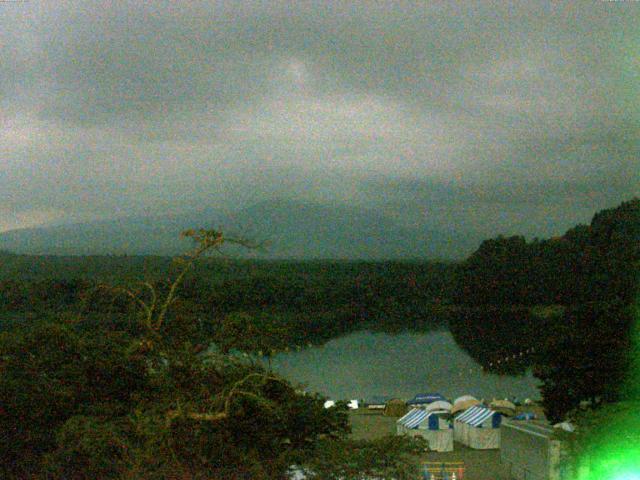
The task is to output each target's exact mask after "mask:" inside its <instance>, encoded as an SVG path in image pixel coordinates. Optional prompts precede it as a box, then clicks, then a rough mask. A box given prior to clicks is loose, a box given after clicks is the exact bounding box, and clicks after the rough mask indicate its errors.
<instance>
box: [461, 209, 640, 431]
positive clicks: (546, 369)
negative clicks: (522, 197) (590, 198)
mask: <svg viewBox="0 0 640 480" xmlns="http://www.w3.org/2000/svg"><path fill="white" fill-rule="evenodd" d="M639 274H640V200H639V199H633V200H631V201H628V202H624V203H622V204H621V205H620V206H618V207H616V208H612V209H608V210H603V211H601V212H599V213H597V214H596V215H594V217H593V220H592V221H591V224H590V225H579V226H576V227H575V228H572V229H571V230H569V231H568V232H567V233H566V234H565V235H563V236H561V237H558V238H552V239H548V240H534V241H532V242H527V241H525V239H524V238H523V237H508V238H507V237H498V238H495V239H491V240H486V241H484V242H483V243H482V245H480V247H479V248H478V250H476V251H475V252H474V253H473V254H472V255H471V256H470V257H469V259H467V260H466V261H465V262H463V264H462V265H460V267H459V269H458V275H457V277H456V282H457V288H455V289H453V292H455V294H454V296H453V298H452V301H453V302H454V303H456V304H459V305H466V306H468V307H470V308H469V309H463V312H464V313H463V314H461V315H458V316H455V317H452V322H451V324H450V325H451V329H452V332H453V334H454V336H455V338H456V340H457V341H458V342H459V343H461V344H462V345H463V346H464V347H465V348H466V349H467V351H469V352H470V353H471V354H472V355H473V356H474V357H475V358H476V359H477V360H478V361H479V362H480V363H482V364H483V365H484V366H485V367H486V368H487V369H489V370H493V371H501V372H514V371H522V370H523V369H524V368H527V367H528V366H532V365H533V366H534V369H535V372H536V375H537V376H538V377H539V378H540V379H541V380H542V381H543V385H542V393H543V398H544V401H545V406H546V408H547V413H548V415H549V416H550V417H551V418H552V419H556V420H559V419H561V418H563V416H564V415H565V414H566V413H567V412H568V411H570V410H571V409H572V408H575V407H576V406H577V405H578V403H579V402H580V401H581V400H591V401H592V402H594V403H595V402H598V401H613V400H616V399H619V398H620V397H621V395H623V392H622V391H621V388H620V387H621V385H622V384H623V380H624V377H625V375H626V374H627V370H628V365H629V360H630V358H629V356H630V355H631V351H632V349H631V328H632V325H633V303H634V301H635V300H636V298H637V295H638V291H639V290H638V286H639V282H638V280H639V278H638V276H639ZM532 351H533V352H534V353H532ZM522 352H526V354H525V355H523V353H522ZM505 358H507V359H509V360H508V361H506V362H505V361H504V360H505ZM498 360H502V362H501V363H498Z"/></svg>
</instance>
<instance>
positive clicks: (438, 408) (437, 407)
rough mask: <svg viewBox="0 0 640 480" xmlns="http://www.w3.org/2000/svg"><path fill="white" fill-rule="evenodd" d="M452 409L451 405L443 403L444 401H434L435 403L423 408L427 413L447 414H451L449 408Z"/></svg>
mask: <svg viewBox="0 0 640 480" xmlns="http://www.w3.org/2000/svg"><path fill="white" fill-rule="evenodd" d="M452 407H453V405H451V404H450V403H449V402H447V401H445V400H436V401H435V402H432V403H430V404H428V405H427V406H426V407H425V410H426V411H427V412H447V413H451V408H452Z"/></svg>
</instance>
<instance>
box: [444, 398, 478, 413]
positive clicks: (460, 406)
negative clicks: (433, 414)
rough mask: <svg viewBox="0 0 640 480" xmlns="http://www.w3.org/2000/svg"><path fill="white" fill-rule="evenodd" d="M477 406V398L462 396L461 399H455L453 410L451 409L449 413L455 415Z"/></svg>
mask: <svg viewBox="0 0 640 480" xmlns="http://www.w3.org/2000/svg"><path fill="white" fill-rule="evenodd" d="M479 404H480V400H478V399H477V398H475V397H472V396H471V395H463V396H461V397H458V398H456V400H455V401H454V402H453V408H452V409H451V413H452V414H453V415H455V414H456V413H461V412H464V411H465V410H467V409H468V408H471V407H473V406H475V405H479Z"/></svg>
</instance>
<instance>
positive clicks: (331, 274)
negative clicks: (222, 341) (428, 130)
mask: <svg viewBox="0 0 640 480" xmlns="http://www.w3.org/2000/svg"><path fill="white" fill-rule="evenodd" d="M130 261H131V264H128V263H127V257H91V259H90V261H89V263H88V264H87V265H84V264H83V263H82V262H81V261H80V258H74V257H67V258H66V259H64V261H62V260H61V259H60V258H58V257H49V258H42V257H28V256H14V255H4V256H3V266H2V272H3V273H2V277H3V278H4V279H3V280H0V310H1V311H2V312H3V313H4V314H3V317H4V320H5V322H6V321H8V320H10V319H14V320H15V319H19V318H21V317H20V316H19V315H16V314H17V313H24V314H34V313H38V314H45V315H51V314H53V313H56V314H59V313H61V312H80V311H81V312H82V313H84V314H88V313H92V314H94V315H99V316H102V317H105V316H107V314H109V315H110V316H112V317H113V316H115V317H116V318H117V317H119V316H120V317H122V318H127V316H128V313H129V310H130V308H131V306H132V305H131V301H130V299H128V298H127V297H126V296H122V295H120V296H117V295H105V292H104V289H101V288H99V287H100V286H101V285H105V284H109V285H113V284H114V283H115V284H117V285H121V286H126V287H135V286H136V280H139V279H140V276H138V277H137V278H136V277H135V276H134V275H133V269H134V268H135V267H137V268H140V269H141V270H142V271H143V272H147V274H148V276H147V277H143V278H147V279H149V280H150V281H151V282H152V284H153V285H154V286H155V287H156V288H158V289H159V290H160V291H162V290H163V289H166V280H165V279H166V278H167V276H168V275H170V274H171V271H172V270H173V269H175V267H174V266H173V265H172V263H171V262H170V261H169V260H168V259H166V258H162V257H155V258H154V257H152V258H143V257H130ZM17 266H19V268H21V269H22V268H24V271H25V272H26V274H22V275H20V276H16V277H13V278H11V279H10V278H8V277H9V275H8V272H15V270H16V268H17ZM57 268H60V271H57V270H56V269H57ZM454 274H455V265H454V264H446V263H427V262H422V263H420V262H406V263H403V262H384V263H373V262H372V263H369V262H328V261H327V262H251V261H244V260H243V261H231V260H229V261H220V260H217V259H204V260H203V261H202V262H200V263H199V264H198V265H197V267H196V268H195V271H194V272H193V274H192V275H190V276H189V277H187V278H186V279H185V282H184V285H182V287H181V289H180V294H179V300H180V305H181V308H182V311H183V312H188V313H189V314H190V315H192V316H197V317H199V318H201V319H203V321H205V322H207V323H209V324H211V325H212V329H213V331H212V333H215V326H219V325H221V324H222V319H224V318H225V317H228V316H229V315H232V314H244V315H248V316H250V317H251V318H253V322H254V323H260V324H268V323H269V324H274V325H275V326H276V327H277V328H278V332H279V337H280V340H279V342H278V344H279V346H280V347H283V346H296V345H306V344H307V343H319V342H322V341H326V340H328V339H331V338H334V337H335V336H337V335H340V334H344V333H347V332H351V331H354V330H357V329H363V328H369V329H373V330H384V331H398V330H402V329H406V328H411V329H417V330H424V329H431V328H436V327H438V326H440V325H442V324H443V323H445V322H446V317H447V310H446V306H447V305H448V304H450V298H451V296H452V293H451V288H452V286H453V285H454V284H455V282H454V279H453V276H454ZM114 275H119V276H118V277H116V278H117V280H118V281H117V282H113V281H111V278H112V277H113V276H114ZM274 348H275V345H274Z"/></svg>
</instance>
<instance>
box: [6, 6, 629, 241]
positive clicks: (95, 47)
mask: <svg viewBox="0 0 640 480" xmlns="http://www.w3.org/2000/svg"><path fill="white" fill-rule="evenodd" d="M638 8H640V7H638V5H634V4H633V3H632V2H593V3H587V2H568V3H564V4H551V3H544V4H543V3H539V2H498V1H487V2H474V3H473V4H470V3H468V2H450V1H446V2H430V3H429V4H427V3H425V2H405V1H399V2H381V3H374V2H364V1H363V2H285V1H273V2H240V1H227V2H224V1H208V2H172V1H157V2H137V1H133V0H132V1H126V2H88V1H84V2H80V1H68V0H67V1H61V2H55V3H53V2H25V3H20V4H15V5H14V4H12V5H9V4H3V5H1V6H0V9H2V11H1V12H0V13H1V14H2V15H1V16H0V41H2V43H3V44H4V45H7V46H8V47H7V48H3V49H2V50H1V51H0V62H1V65H2V67H1V68H0V107H1V108H2V113H1V115H2V123H1V124H0V143H2V144H1V145H0V155H2V159H3V160H2V161H3V162H4V165H0V175H2V176H1V177H0V188H2V189H3V192H4V194H3V195H4V198H2V203H3V205H5V208H9V207H7V206H10V208H11V209H12V211H21V212H26V211H29V210H31V211H33V212H35V211H45V210H46V209H52V208H53V209H58V210H63V211H66V212H67V213H68V214H70V215H71V214H74V215H80V216H82V215H84V216H92V215H93V216H96V217H97V216H109V215H116V214H117V215H120V214H123V213H125V212H129V211H132V210H133V211H135V212H136V213H138V212H145V211H152V212H153V213H159V212H161V211H164V210H166V209H169V208H174V209H179V208H191V207H192V206H193V205H198V204H199V203H201V202H202V201H210V202H217V203H223V204H227V205H229V206H233V205H236V204H240V203H243V204H246V203H250V202H252V201H254V200H257V199H259V198H260V197H269V196H287V195H288V196H294V197H296V198H314V199H327V198H339V199H340V200H341V201H343V202H351V203H361V204H367V205H380V206H381V207H380V208H387V209H388V210H389V211H390V212H391V213H392V214H397V215H400V216H402V215H405V217H406V221H407V222H413V221H414V220H415V219H420V218H422V217H424V215H423V213H424V211H425V209H430V211H431V212H432V214H433V215H435V213H434V212H436V211H437V212H436V213H437V215H435V216H438V218H441V219H442V220H441V221H440V220H438V221H440V223H442V225H444V224H445V223H446V218H447V215H449V218H460V219H463V218H467V220H468V221H469V222H471V223H473V219H471V220H469V219H470V218H471V217H473V216H474V215H475V217H473V218H475V219H476V220H477V222H484V223H488V224H491V221H492V218H494V219H495V218H498V217H499V216H500V212H499V211H498V209H499V208H506V207H507V206H512V207H513V208H512V213H508V212H507V213H505V217H509V215H511V216H510V217H509V220H508V221H506V220H505V221H503V220H504V219H503V220H500V221H503V224H504V225H505V226H509V225H511V226H519V227H523V228H525V229H527V230H528V231H534V230H535V228H537V227H536V225H537V224H539V219H537V220H535V221H534V220H533V218H534V216H530V218H531V219H532V220H531V221H530V223H528V224H527V223H526V221H520V220H518V218H516V217H518V215H521V216H524V217H527V214H526V212H532V211H534V210H536V209H537V210H536V211H544V210H545V209H546V210H547V211H549V209H550V208H552V207H551V206H550V205H555V206H554V207H553V208H557V209H558V212H556V213H555V214H554V215H555V217H554V218H555V220H553V221H552V222H551V223H550V224H549V225H548V226H547V227H545V229H546V230H545V231H551V230H553V228H556V229H557V228H560V226H561V225H562V226H564V225H565V223H566V222H568V221H569V220H570V218H574V219H575V218H578V217H580V218H582V217H581V216H584V212H585V211H586V209H587V208H592V209H598V208H601V207H604V206H609V204H610V203H611V202H613V201H614V200H615V199H619V200H623V199H624V198H626V196H628V195H632V194H636V193H637V188H638V183H640V178H639V177H638V169H637V167H636V164H637V155H638V151H639V149H638V147H639V145H638V141H637V139H638V138H640V122H639V119H640V107H639V106H638V105H640V103H638V102H637V99H638V98H639V95H640V87H638V85H639V84H640V83H639V82H637V75H638V67H637V63H634V61H633V58H636V57H637V54H638V52H639V50H638V49H639V48H640V46H639V44H638V43H637V40H636V38H637V35H636V32H637V31H638V29H639V28H640V26H639V25H638V23H639V22H638V19H639V18H640V16H638V12H639V10H638ZM634 55H636V56H634ZM634 79H635V80H636V82H634V81H633V80H634ZM372 177H373V178H378V179H380V178H382V179H383V181H382V182H381V183H382V185H379V184H380V182H378V181H374V182H373V183H374V184H377V185H378V187H379V188H378V187H377V188H373V189H372V188H371V185H372V183H371V180H370V178H372ZM394 179H399V180H397V181H396V180H394ZM397 182H401V183H402V182H404V183H402V188H399V190H400V191H399V192H398V193H393V189H394V188H395V186H397V185H398V183H397ZM407 182H409V183H407ZM411 182H414V183H413V184H411ZM385 184H386V185H387V186H386V187H385ZM409 185H413V186H412V187H410V186H409ZM382 191H384V193H383V194H382V193H380V192H382ZM375 192H378V193H377V194H376V193H375ZM589 192H595V193H594V195H592V196H590V195H591V194H590V193H589ZM580 199H582V200H580ZM385 205H386V206H385ZM394 205H395V206H394ZM514 205H517V207H515V206H514ZM559 205H564V207H560V206H559ZM586 205H588V207H587V206H586ZM483 206H484V207H485V210H483ZM561 208H565V211H566V215H565V216H563V215H564V214H561V213H560V210H561ZM516 210H517V212H516ZM74 212H75V213H74ZM394 212H395V213H394ZM403 212H404V213H403ZM438 212H439V213H438ZM483 212H484V213H483ZM487 212H488V213H487ZM514 212H515V213H514ZM34 215H35V214H34ZM572 215H573V217H572ZM465 216H467V217H465ZM492 216H493V217H492ZM36 217H37V218H40V216H37V215H36V216H34V217H33V218H36ZM480 219H482V220H480ZM415 221H418V220H415ZM509 222H511V223H509ZM554 222H555V223H554ZM554 225H555V227H554ZM475 227H477V225H476V226H474V228H475Z"/></svg>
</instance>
